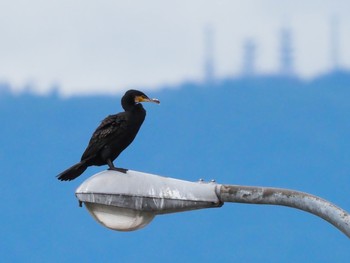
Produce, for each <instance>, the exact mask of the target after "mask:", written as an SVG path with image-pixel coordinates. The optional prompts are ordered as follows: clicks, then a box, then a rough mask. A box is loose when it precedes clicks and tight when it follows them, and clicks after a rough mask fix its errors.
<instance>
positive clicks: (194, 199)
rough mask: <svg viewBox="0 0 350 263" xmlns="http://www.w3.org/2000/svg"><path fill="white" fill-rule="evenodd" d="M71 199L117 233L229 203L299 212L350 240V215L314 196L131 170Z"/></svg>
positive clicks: (100, 178) (96, 180)
mask: <svg viewBox="0 0 350 263" xmlns="http://www.w3.org/2000/svg"><path fill="white" fill-rule="evenodd" d="M75 194H76V196H77V198H78V199H79V202H80V204H82V203H84V204H85V207H86V208H87V209H88V211H89V212H90V214H91V215H92V216H93V217H94V218H95V219H96V220H97V221H98V222H99V223H101V224H102V225H104V226H105V227H108V228H110V229H113V230H119V231H132V230H137V229H140V228H142V227H144V226H146V225H148V224H149V223H150V222H151V221H152V220H153V218H154V217H155V216H156V215H160V214H168V213H176V212H183V211H189V210H195V209H202V208H215V207H221V206H222V205H223V204H224V202H233V203H250V204H271V205H282V206H288V207H293V208H297V209H301V210H304V211H307V212H310V213H312V214H315V215H316V216H319V217H321V218H323V219H325V220H326V221H328V222H329V223H331V224H333V225H334V226H335V227H337V228H338V229H339V230H340V231H342V232H343V233H344V234H345V235H347V236H348V237H350V215H349V214H348V213H347V212H346V211H345V210H343V209H341V208H339V207H337V206H335V205H333V204H332V203H330V202H328V201H326V200H324V199H321V198H319V197H317V196H313V195H310V194H307V193H303V192H298V191H293V190H289V189H279V188H268V187H251V186H240V185H223V184H217V183H215V182H214V181H211V182H207V183H206V182H204V181H203V180H199V181H198V182H189V181H184V180H178V179H174V178H168V177H162V176H158V175H153V174H148V173H142V172H136V171H132V170H128V171H127V172H126V173H120V172H117V171H109V170H108V171H103V172H101V173H98V174H96V175H94V176H92V177H90V178H88V179H87V180H86V181H84V182H83V183H82V184H81V185H80V186H79V187H78V189H77V190H76V193H75Z"/></svg>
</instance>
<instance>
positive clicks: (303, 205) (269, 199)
mask: <svg viewBox="0 0 350 263" xmlns="http://www.w3.org/2000/svg"><path fill="white" fill-rule="evenodd" d="M217 190H218V191H217V192H218V193H217V195H218V197H219V199H220V201H222V202H232V203H248V204H268V205H282V206H288V207H293V208H297V209H300V210H303V211H306V212H309V213H311V214H314V215H316V216H319V217H321V218H323V219H324V220H326V221H328V222H329V223H331V224H332V225H334V226H335V227H336V228H338V229H339V230H340V231H342V232H343V233H344V234H345V235H346V236H347V237H349V238H350V215H349V213H348V212H346V211H345V210H343V209H341V208H339V207H337V206H335V205H334V204H332V203H330V202H328V201H326V200H324V199H321V198H319V197H317V196H314V195H310V194H307V193H303V192H298V191H293V190H289V189H280V188H269V187H252V186H241V185H221V187H220V188H218V189H217Z"/></svg>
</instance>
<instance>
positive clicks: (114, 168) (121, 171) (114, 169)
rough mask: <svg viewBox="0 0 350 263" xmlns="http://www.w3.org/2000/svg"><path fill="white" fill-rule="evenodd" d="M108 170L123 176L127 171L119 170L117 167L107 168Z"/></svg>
mask: <svg viewBox="0 0 350 263" xmlns="http://www.w3.org/2000/svg"><path fill="white" fill-rule="evenodd" d="M108 170H110V171H117V172H120V173H124V174H126V172H127V171H128V169H124V168H119V167H109V168H108Z"/></svg>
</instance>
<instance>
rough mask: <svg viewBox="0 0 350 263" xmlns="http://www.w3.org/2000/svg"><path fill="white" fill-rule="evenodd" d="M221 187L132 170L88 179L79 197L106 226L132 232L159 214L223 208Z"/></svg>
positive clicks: (101, 174)
mask: <svg viewBox="0 0 350 263" xmlns="http://www.w3.org/2000/svg"><path fill="white" fill-rule="evenodd" d="M219 189H220V185H218V184H216V183H213V182H211V183H203V182H188V181H183V180H178V179H173V178H166V177H161V176H157V175H152V174H147V173H141V172H136V171H132V170H128V171H127V173H120V172H117V171H103V172H101V173H98V174H96V175H94V176H92V177H90V178H88V179H87V180H86V181H84V182H83V183H82V184H81V185H80V186H79V187H78V189H77V190H76V196H77V198H78V199H79V201H80V202H83V203H84V204H85V206H86V208H87V209H88V211H89V212H90V214H91V215H92V216H93V217H94V218H95V220H96V221H98V222H99V223H101V224H102V225H103V226H105V227H108V228H110V229H113V230H119V231H132V230H137V229H140V228H142V227H144V226H146V225H148V224H149V223H150V222H151V221H152V220H153V218H154V217H155V216H156V215H157V214H166V213H174V212H181V211H187V210H194V209H200V208H209V207H220V206H222V202H221V201H220V200H219V198H218V196H217V194H216V193H217V191H218V190H219Z"/></svg>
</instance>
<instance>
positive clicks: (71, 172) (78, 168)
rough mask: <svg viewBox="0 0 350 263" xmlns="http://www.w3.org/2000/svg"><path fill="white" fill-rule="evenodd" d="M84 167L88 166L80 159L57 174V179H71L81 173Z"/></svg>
mask: <svg viewBox="0 0 350 263" xmlns="http://www.w3.org/2000/svg"><path fill="white" fill-rule="evenodd" d="M86 168H88V166H87V165H86V164H85V162H83V161H82V162H80V163H77V164H75V165H73V166H72V167H70V168H68V169H67V170H65V171H63V172H62V173H60V174H59V175H57V179H58V180H61V181H71V180H73V179H75V178H77V177H78V176H79V175H81V174H82V173H83V172H84V171H85V170H86Z"/></svg>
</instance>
